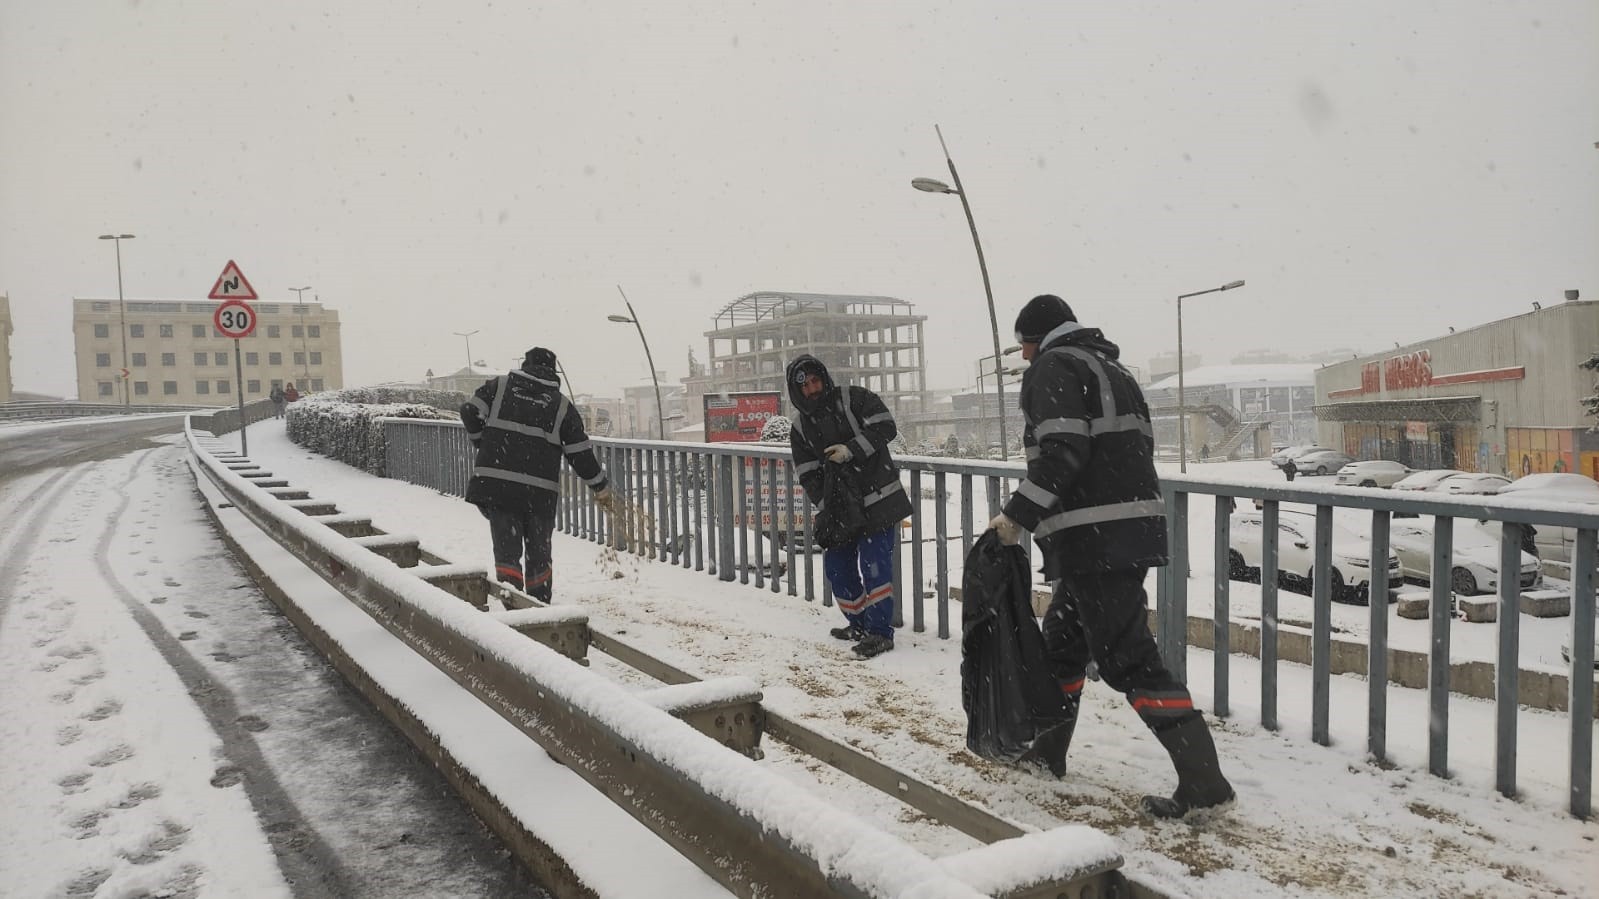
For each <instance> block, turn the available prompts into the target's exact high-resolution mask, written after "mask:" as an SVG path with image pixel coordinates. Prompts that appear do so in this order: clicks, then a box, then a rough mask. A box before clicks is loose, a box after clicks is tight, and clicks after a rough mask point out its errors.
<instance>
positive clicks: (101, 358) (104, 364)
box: [94, 353, 111, 368]
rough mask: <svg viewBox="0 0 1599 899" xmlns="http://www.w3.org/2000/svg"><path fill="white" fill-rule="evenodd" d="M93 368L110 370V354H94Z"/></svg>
mask: <svg viewBox="0 0 1599 899" xmlns="http://www.w3.org/2000/svg"><path fill="white" fill-rule="evenodd" d="M94 367H95V368H110V367H111V354H110V353H95V354H94Z"/></svg>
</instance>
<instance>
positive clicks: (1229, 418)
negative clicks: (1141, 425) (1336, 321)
mask: <svg viewBox="0 0 1599 899" xmlns="http://www.w3.org/2000/svg"><path fill="white" fill-rule="evenodd" d="M1315 370H1316V367H1315V366H1314V365H1311V364H1309V363H1304V362H1300V363H1275V364H1255V365H1250V364H1245V365H1204V366H1200V367H1199V368H1194V369H1187V368H1185V370H1184V371H1183V390H1182V400H1183V402H1182V405H1181V406H1179V405H1178V402H1177V399H1178V396H1177V394H1178V390H1177V376H1176V375H1172V376H1170V377H1167V378H1163V379H1162V380H1160V381H1157V382H1156V383H1154V384H1151V385H1150V386H1149V387H1147V388H1145V389H1144V399H1145V401H1147V402H1148V403H1149V413H1150V419H1151V423H1152V424H1153V425H1154V427H1155V445H1156V447H1157V448H1158V449H1159V451H1160V453H1161V455H1163V456H1164V455H1175V453H1176V451H1177V448H1178V446H1179V444H1180V441H1179V440H1178V430H1177V429H1178V422H1179V420H1180V419H1179V417H1178V416H1179V413H1180V412H1181V413H1183V414H1185V415H1186V416H1187V419H1188V438H1187V440H1188V457H1189V458H1190V459H1197V458H1199V457H1200V455H1201V450H1202V449H1204V450H1207V452H1205V453H1204V455H1208V456H1209V457H1210V458H1215V459H1225V458H1229V457H1237V456H1256V457H1258V456H1264V455H1269V454H1270V450H1271V444H1273V443H1276V444H1285V445H1293V444H1299V443H1308V442H1310V441H1311V440H1314V439H1315V436H1316V415H1315V412H1314V411H1313V407H1314V406H1315V395H1316V393H1315V391H1316V388H1315V376H1314V372H1315Z"/></svg>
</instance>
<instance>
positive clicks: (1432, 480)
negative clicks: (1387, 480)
mask: <svg viewBox="0 0 1599 899" xmlns="http://www.w3.org/2000/svg"><path fill="white" fill-rule="evenodd" d="M1457 474H1465V472H1463V471H1461V470H1460V469H1458V468H1429V469H1427V470H1425V471H1412V472H1411V473H1410V474H1407V475H1405V476H1404V478H1403V479H1402V480H1400V481H1399V482H1398V483H1396V484H1394V489H1395V490H1431V489H1433V488H1434V487H1436V486H1438V482H1440V481H1442V480H1443V479H1444V478H1452V477H1454V476H1455V475H1457Z"/></svg>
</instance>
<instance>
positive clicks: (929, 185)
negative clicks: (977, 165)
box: [911, 178, 955, 194]
mask: <svg viewBox="0 0 1599 899" xmlns="http://www.w3.org/2000/svg"><path fill="white" fill-rule="evenodd" d="M911 187H914V188H916V189H917V190H924V191H926V192H928V193H930V194H952V193H954V192H955V189H954V188H952V187H950V186H949V185H948V184H945V183H944V182H942V181H940V180H938V179H937V178H912V179H911Z"/></svg>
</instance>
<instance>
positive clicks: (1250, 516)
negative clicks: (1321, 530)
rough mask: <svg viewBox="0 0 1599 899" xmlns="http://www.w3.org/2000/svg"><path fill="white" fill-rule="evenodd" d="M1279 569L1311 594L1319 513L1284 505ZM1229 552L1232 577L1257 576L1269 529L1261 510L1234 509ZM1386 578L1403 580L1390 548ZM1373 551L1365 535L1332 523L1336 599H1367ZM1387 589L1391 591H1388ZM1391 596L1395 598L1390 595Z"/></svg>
mask: <svg viewBox="0 0 1599 899" xmlns="http://www.w3.org/2000/svg"><path fill="white" fill-rule="evenodd" d="M1277 531H1278V534H1277V570H1278V572H1279V573H1280V574H1279V582H1280V583H1281V584H1282V585H1283V586H1285V587H1288V588H1290V589H1303V590H1304V592H1306V593H1310V592H1311V587H1312V578H1313V576H1314V573H1315V567H1316V551H1315V542H1314V541H1315V536H1316V516H1315V514H1314V513H1307V512H1296V511H1292V510H1289V509H1283V510H1281V511H1280V512H1279V513H1278V517H1277ZM1229 534H1230V536H1229V539H1228V547H1227V556H1228V559H1229V566H1228V568H1229V571H1228V575H1227V576H1228V577H1229V578H1231V579H1233V580H1240V581H1258V580H1259V579H1260V563H1261V558H1262V556H1263V554H1264V548H1265V540H1266V531H1265V523H1264V519H1263V517H1262V515H1261V513H1259V512H1253V511H1245V512H1237V513H1234V514H1233V516H1232V518H1231V519H1230V532H1229ZM1386 568H1387V573H1388V576H1387V581H1388V588H1389V590H1392V589H1393V588H1394V587H1397V586H1399V585H1400V584H1402V583H1403V582H1404V579H1403V577H1402V576H1401V574H1400V567H1399V556H1398V555H1397V554H1395V553H1394V552H1392V551H1390V552H1389V553H1388V564H1387V566H1386ZM1371 582H1372V576H1371V550H1370V544H1369V543H1368V542H1367V540H1366V538H1364V537H1362V536H1360V535H1359V534H1356V533H1355V532H1354V531H1352V530H1350V529H1348V528H1346V527H1344V526H1343V525H1340V524H1338V523H1337V522H1334V523H1333V526H1332V576H1331V586H1332V598H1333V599H1334V600H1336V601H1339V602H1361V603H1363V602H1367V601H1368V599H1369V597H1370V592H1371V591H1370V586H1371ZM1385 592H1386V591H1385ZM1390 598H1391V597H1390Z"/></svg>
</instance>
